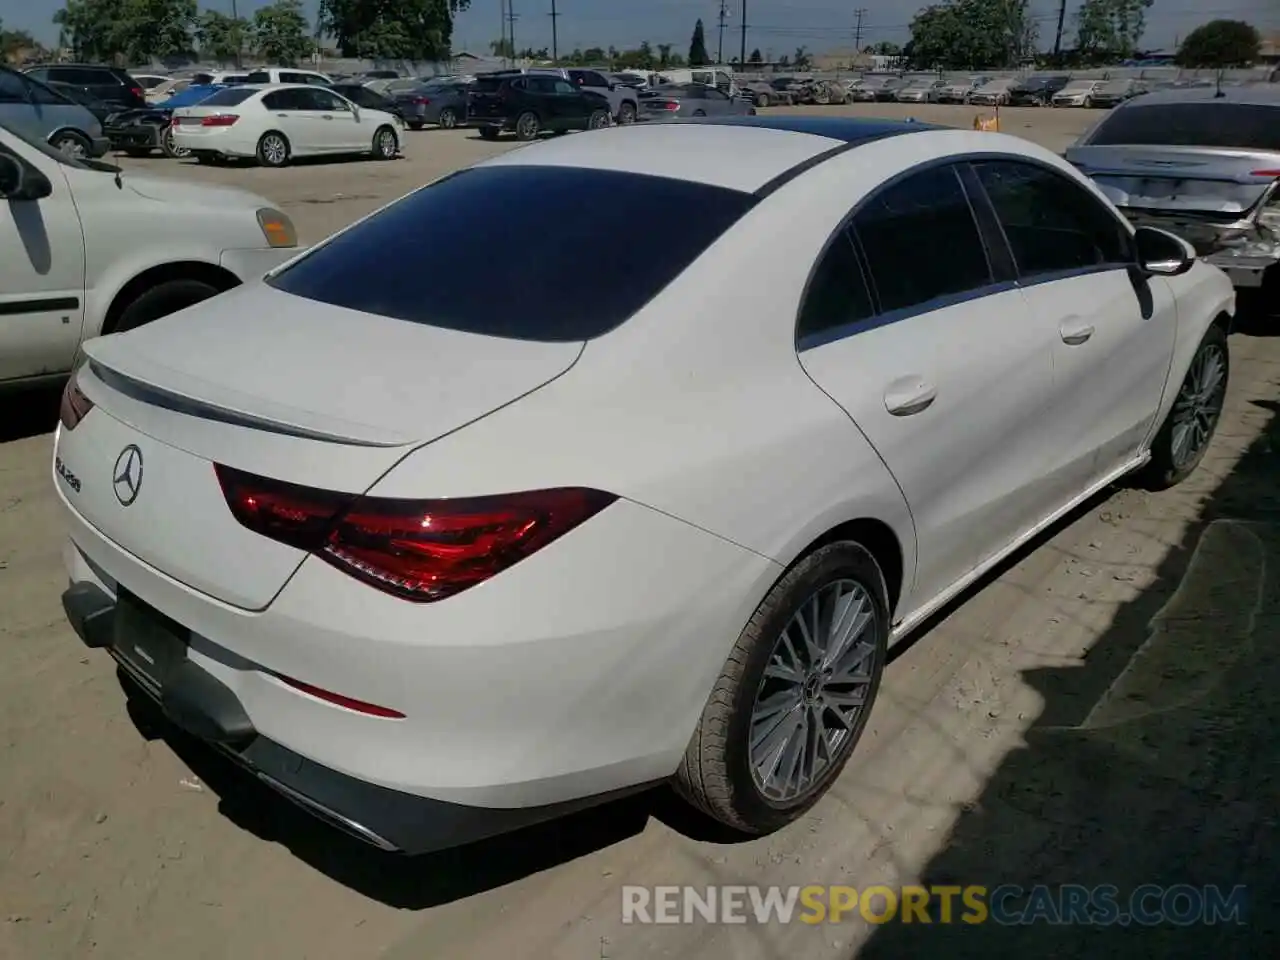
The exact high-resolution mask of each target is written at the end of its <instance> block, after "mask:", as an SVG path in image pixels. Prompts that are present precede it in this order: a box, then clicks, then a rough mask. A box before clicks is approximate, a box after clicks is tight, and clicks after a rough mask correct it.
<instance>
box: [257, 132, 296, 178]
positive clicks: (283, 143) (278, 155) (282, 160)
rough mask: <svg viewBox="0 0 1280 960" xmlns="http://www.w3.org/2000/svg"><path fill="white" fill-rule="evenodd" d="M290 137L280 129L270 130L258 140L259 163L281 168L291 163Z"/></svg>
mask: <svg viewBox="0 0 1280 960" xmlns="http://www.w3.org/2000/svg"><path fill="white" fill-rule="evenodd" d="M290 153H291V151H290V149H289V138H288V137H286V136H285V135H284V134H283V133H280V132H279V131H278V130H268V131H267V132H266V133H264V134H263V135H262V137H261V138H260V139H259V140H258V163H260V164H262V166H264V167H271V168H273V169H276V170H278V169H280V168H281V167H283V166H285V165H287V164H288V163H289V155H290Z"/></svg>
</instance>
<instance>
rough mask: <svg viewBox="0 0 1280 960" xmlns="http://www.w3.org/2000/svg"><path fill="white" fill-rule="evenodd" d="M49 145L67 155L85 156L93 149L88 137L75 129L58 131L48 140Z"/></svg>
mask: <svg viewBox="0 0 1280 960" xmlns="http://www.w3.org/2000/svg"><path fill="white" fill-rule="evenodd" d="M49 145H50V146H51V147H53V149H55V150H57V151H58V152H59V153H64V154H66V155H67V156H69V157H87V156H89V154H90V153H91V152H92V151H93V145H92V144H91V143H90V142H89V138H88V137H86V136H85V135H84V134H83V133H78V132H76V131H75V130H62V131H60V132H59V133H58V134H57V136H55V137H54V138H53V139H52V140H50V141H49Z"/></svg>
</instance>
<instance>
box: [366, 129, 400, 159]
mask: <svg viewBox="0 0 1280 960" xmlns="http://www.w3.org/2000/svg"><path fill="white" fill-rule="evenodd" d="M399 155H400V138H399V137H397V136H396V132H395V131H394V130H392V129H391V128H390V127H379V128H378V129H377V130H375V131H374V134H373V158H374V159H375V160H394V159H395V158H396V157H398V156H399Z"/></svg>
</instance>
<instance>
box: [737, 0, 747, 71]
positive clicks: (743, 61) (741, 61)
mask: <svg viewBox="0 0 1280 960" xmlns="http://www.w3.org/2000/svg"><path fill="white" fill-rule="evenodd" d="M746 67H747V0H742V52H741V53H740V54H738V69H739V70H745V69H746Z"/></svg>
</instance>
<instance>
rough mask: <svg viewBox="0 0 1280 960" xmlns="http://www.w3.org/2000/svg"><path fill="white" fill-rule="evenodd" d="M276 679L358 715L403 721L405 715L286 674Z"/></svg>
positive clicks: (279, 675) (277, 675)
mask: <svg viewBox="0 0 1280 960" xmlns="http://www.w3.org/2000/svg"><path fill="white" fill-rule="evenodd" d="M276 677H277V678H278V679H279V680H281V681H282V682H283V683H286V684H288V685H289V686H291V687H293V688H294V689H295V690H301V691H302V692H303V693H306V694H309V695H311V696H313V697H315V698H316V699H317V700H324V701H325V702H326V703H332V704H334V705H335V706H339V707H343V708H345V709H347V710H353V711H355V712H356V713H364V714H368V715H369V716H371V717H382V718H384V719H386V720H403V719H404V714H403V713H401V712H400V711H399V710H392V709H391V708H390V707H380V706H378V705H377V704H376V703H367V702H365V701H364V700H355V699H353V698H351V697H345V696H343V695H342V694H340V693H334V692H333V691H332V690H325V689H324V688H323V687H316V686H312V685H311V684H309V683H303V682H302V681H301V680H295V679H293V677H286V676H284V674H280V673H277V674H276Z"/></svg>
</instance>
